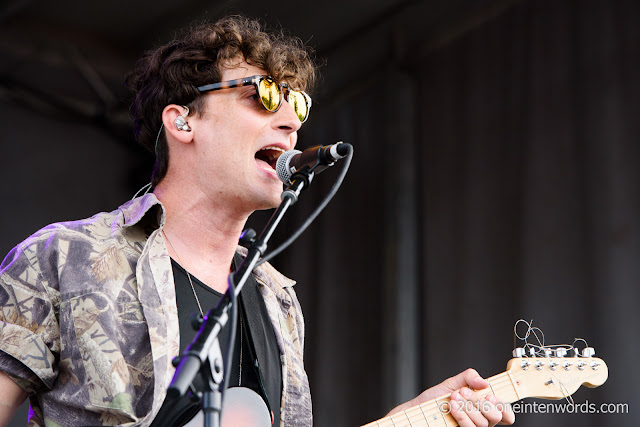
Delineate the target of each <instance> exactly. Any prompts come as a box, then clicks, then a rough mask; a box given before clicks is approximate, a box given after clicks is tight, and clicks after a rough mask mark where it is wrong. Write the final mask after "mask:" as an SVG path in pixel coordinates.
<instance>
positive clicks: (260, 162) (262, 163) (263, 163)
mask: <svg viewBox="0 0 640 427" xmlns="http://www.w3.org/2000/svg"><path fill="white" fill-rule="evenodd" d="M256 163H257V164H258V166H259V167H261V168H263V169H267V168H268V169H273V166H271V165H270V164H269V163H268V162H266V161H264V160H262V159H260V158H258V157H256Z"/></svg>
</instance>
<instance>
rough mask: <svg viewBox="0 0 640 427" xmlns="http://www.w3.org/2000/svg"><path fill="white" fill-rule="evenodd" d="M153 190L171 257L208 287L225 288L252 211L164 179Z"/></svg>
mask: <svg viewBox="0 0 640 427" xmlns="http://www.w3.org/2000/svg"><path fill="white" fill-rule="evenodd" d="M154 194H155V195H156V197H157V198H158V200H160V201H161V202H162V204H163V206H164V208H165V212H166V218H165V224H164V229H163V231H164V235H165V239H166V240H168V242H167V250H168V251H169V254H170V255H171V257H172V258H173V259H175V260H176V261H177V262H178V263H180V264H181V265H182V267H184V268H185V270H187V271H188V272H189V273H190V274H192V275H194V276H195V277H197V278H198V279H200V280H201V281H202V282H203V283H205V284H207V285H208V286H209V287H211V288H213V289H215V290H217V291H220V292H224V291H225V290H226V288H227V283H226V278H227V276H228V275H229V271H230V270H229V269H230V267H231V263H232V260H233V256H234V254H235V251H236V248H237V244H238V238H239V237H240V233H241V232H242V229H243V227H244V224H245V222H246V220H247V218H248V217H249V214H250V213H251V212H240V211H237V210H234V209H231V208H229V207H227V206H220V205H217V204H216V202H215V201H211V200H209V199H207V198H206V197H204V195H202V194H197V193H195V194H194V192H193V191H185V190H184V189H178V188H174V187H172V186H171V185H163V183H160V184H158V186H157V187H156V188H155V190H154ZM185 195H188V196H185Z"/></svg>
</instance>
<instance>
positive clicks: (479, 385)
mask: <svg viewBox="0 0 640 427" xmlns="http://www.w3.org/2000/svg"><path fill="white" fill-rule="evenodd" d="M444 384H445V385H446V387H447V388H449V390H451V391H454V390H459V389H461V388H462V387H471V388H472V389H474V390H482V389H484V388H487V387H489V382H488V381H487V380H485V379H483V378H482V377H481V376H480V374H478V371H476V370H475V369H472V368H469V369H467V370H466V371H464V372H461V373H459V374H458V375H456V376H455V377H451V378H449V379H447V380H445V381H444Z"/></svg>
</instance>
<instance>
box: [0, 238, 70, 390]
mask: <svg viewBox="0 0 640 427" xmlns="http://www.w3.org/2000/svg"><path fill="white" fill-rule="evenodd" d="M34 240H35V241H31V242H29V243H22V244H21V245H18V246H17V247H16V248H14V249H13V250H12V251H11V252H10V253H9V254H8V255H7V257H6V258H5V260H4V261H3V263H2V265H0V307H1V309H0V370H2V371H4V372H5V373H6V374H7V375H9V377H11V378H12V379H13V380H14V381H15V382H16V383H17V384H18V385H19V386H20V387H22V388H23V389H24V390H25V391H27V392H28V393H30V394H33V393H36V392H37V391H38V390H40V389H42V388H43V387H46V388H49V389H50V388H51V387H52V385H53V382H54V381H55V378H56V376H57V358H58V354H59V341H60V339H59V338H60V329H59V325H58V319H57V311H58V310H57V307H55V305H54V304H53V303H52V295H53V296H54V298H55V293H56V292H55V291H54V290H53V289H52V288H51V287H50V284H51V283H50V282H51V277H49V278H47V273H48V272H49V271H51V267H50V266H49V267H48V268H45V271H43V268H42V267H41V264H42V261H43V260H46V259H47V257H46V256H43V254H42V253H41V251H40V250H39V249H43V248H44V247H46V246H48V245H47V242H46V241H45V242H43V241H40V242H38V241H37V239H34ZM27 242H28V241H27ZM46 264H48V263H46V262H45V265H46ZM47 270H48V271H47ZM49 276H51V274H50V273H49ZM54 280H55V279H54Z"/></svg>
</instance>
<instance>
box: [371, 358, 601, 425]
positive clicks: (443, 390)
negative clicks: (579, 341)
mask: <svg viewBox="0 0 640 427" xmlns="http://www.w3.org/2000/svg"><path fill="white" fill-rule="evenodd" d="M552 347H554V346H548V347H540V348H542V349H543V350H542V352H541V353H542V354H541V355H538V354H534V353H532V354H531V356H528V357H523V356H524V349H522V348H520V349H516V350H522V352H521V354H518V353H519V352H517V351H514V353H516V354H514V355H516V357H515V358H514V359H511V360H510V361H509V363H508V364H507V371H506V372H503V373H501V374H498V375H494V376H493V377H491V378H487V379H486V380H485V379H483V378H481V377H480V375H478V373H477V372H476V371H475V370H473V369H467V370H466V371H464V372H462V373H461V374H458V375H456V376H455V377H451V378H449V379H447V380H445V381H443V382H442V383H440V384H438V385H437V386H435V387H432V388H430V389H428V390H426V391H425V392H423V393H422V394H420V395H419V396H418V397H416V398H415V399H413V400H411V401H409V402H407V403H405V404H403V405H400V406H398V407H397V408H395V409H394V410H393V411H391V413H390V414H389V415H387V417H385V418H382V419H380V420H378V421H374V422H373V423H369V424H367V425H366V426H364V427H374V426H375V427H392V426H393V427H402V426H406V427H419V426H426V427H441V426H442V427H453V426H456V425H459V426H461V427H473V426H494V425H496V424H513V422H514V421H515V415H514V414H513V412H512V411H511V407H510V405H509V404H510V403H513V402H516V401H518V400H520V399H524V398H527V397H536V398H541V399H566V398H568V397H569V396H571V395H572V394H573V393H575V392H576V391H577V390H578V389H579V388H580V386H582V385H585V386H587V387H598V386H600V385H602V384H604V382H605V381H606V380H607V377H608V372H609V371H608V368H607V365H606V364H605V363H604V361H603V360H602V359H598V358H595V357H593V355H594V354H595V352H594V350H593V348H585V349H584V350H583V351H582V352H578V351H577V349H574V356H573V357H565V355H566V353H567V351H566V349H565V348H562V346H555V347H554V348H555V350H551V348H552ZM472 390H473V391H472ZM496 396H497V397H496Z"/></svg>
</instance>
